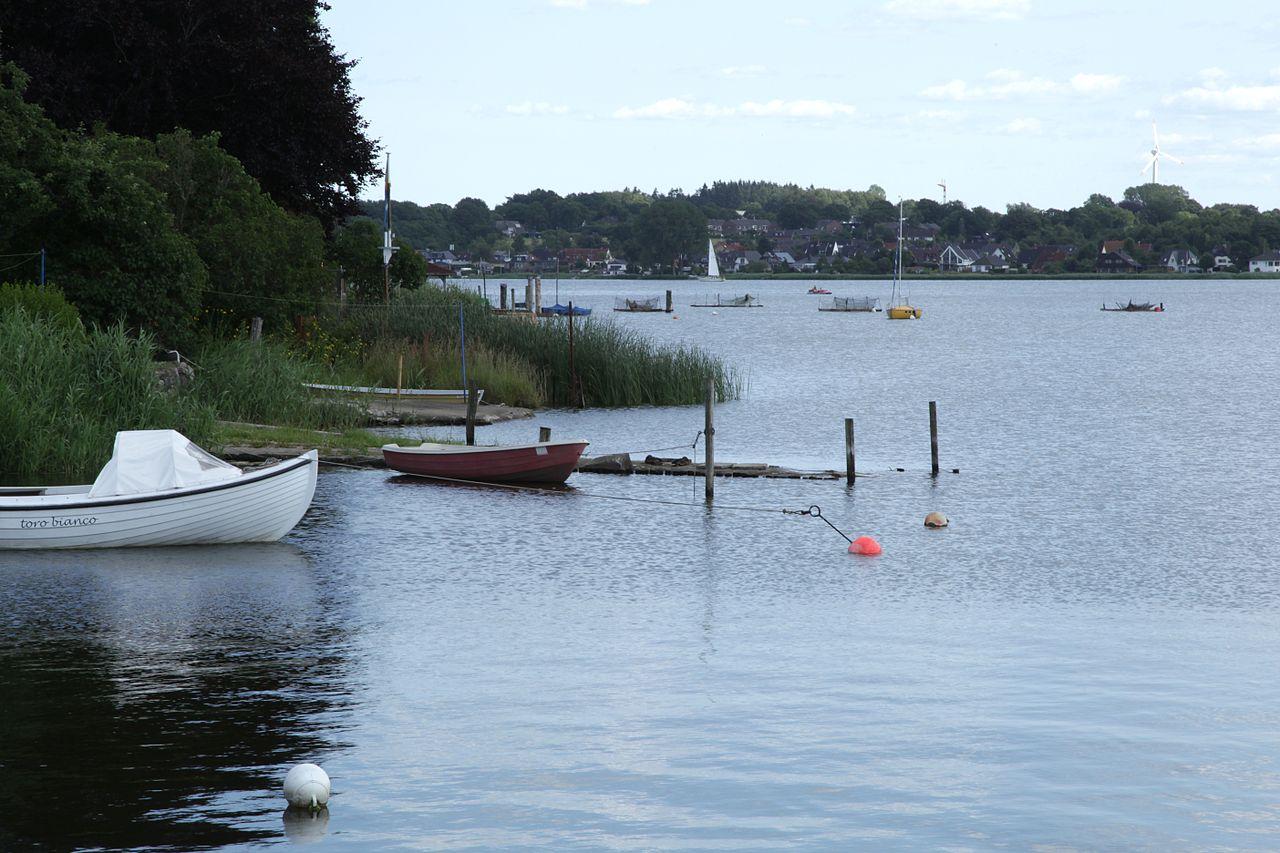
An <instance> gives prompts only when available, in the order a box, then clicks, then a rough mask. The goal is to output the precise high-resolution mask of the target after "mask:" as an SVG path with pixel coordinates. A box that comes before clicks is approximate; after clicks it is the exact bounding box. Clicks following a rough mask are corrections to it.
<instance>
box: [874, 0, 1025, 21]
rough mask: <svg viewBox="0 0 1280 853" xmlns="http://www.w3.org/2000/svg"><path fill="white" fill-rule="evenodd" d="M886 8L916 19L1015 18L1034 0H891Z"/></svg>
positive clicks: (1023, 13) (985, 19)
mask: <svg viewBox="0 0 1280 853" xmlns="http://www.w3.org/2000/svg"><path fill="white" fill-rule="evenodd" d="M884 9H885V11H886V12H889V13H890V14H893V15H899V16H901V17H904V18H911V19H913V20H917V21H945V20H955V19H961V18H969V19H973V20H979V21H1016V20H1020V19H1021V18H1023V17H1025V16H1026V14H1027V13H1028V12H1029V11H1031V0H889V2H888V3H886V4H885V5H884Z"/></svg>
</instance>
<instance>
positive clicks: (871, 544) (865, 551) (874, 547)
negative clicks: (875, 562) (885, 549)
mask: <svg viewBox="0 0 1280 853" xmlns="http://www.w3.org/2000/svg"><path fill="white" fill-rule="evenodd" d="M880 550H881V549H880V543H879V542H877V541H876V540H874V539H872V538H871V537H870V536H859V537H858V538H857V539H855V540H853V541H852V542H850V543H849V553H850V554H861V555H862V556H864V557H874V556H876V555H877V554H879V553H880Z"/></svg>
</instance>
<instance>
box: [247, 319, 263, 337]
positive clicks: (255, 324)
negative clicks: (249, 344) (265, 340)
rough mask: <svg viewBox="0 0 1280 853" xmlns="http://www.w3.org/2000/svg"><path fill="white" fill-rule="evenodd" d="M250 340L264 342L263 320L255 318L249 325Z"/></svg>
mask: <svg viewBox="0 0 1280 853" xmlns="http://www.w3.org/2000/svg"><path fill="white" fill-rule="evenodd" d="M249 340H251V341H253V342H254V343H257V342H258V341H260V340H262V318H261V317H254V318H253V320H251V321H250V323H249Z"/></svg>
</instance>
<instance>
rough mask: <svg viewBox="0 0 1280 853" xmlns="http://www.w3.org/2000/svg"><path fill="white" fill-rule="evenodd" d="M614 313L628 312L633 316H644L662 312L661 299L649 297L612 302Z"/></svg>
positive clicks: (627, 298)
mask: <svg viewBox="0 0 1280 853" xmlns="http://www.w3.org/2000/svg"><path fill="white" fill-rule="evenodd" d="M613 310H614V311H628V312H631V313H633V314H644V313H648V312H653V311H663V310H665V309H664V308H663V307H662V297H661V296H651V297H649V298H647V299H638V298H637V299H631V298H629V297H626V298H620V299H615V300H613Z"/></svg>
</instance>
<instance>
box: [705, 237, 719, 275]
mask: <svg viewBox="0 0 1280 853" xmlns="http://www.w3.org/2000/svg"><path fill="white" fill-rule="evenodd" d="M719 277H720V264H718V263H717V262H716V248H715V246H713V245H711V241H710V240H708V241H707V278H719Z"/></svg>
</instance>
